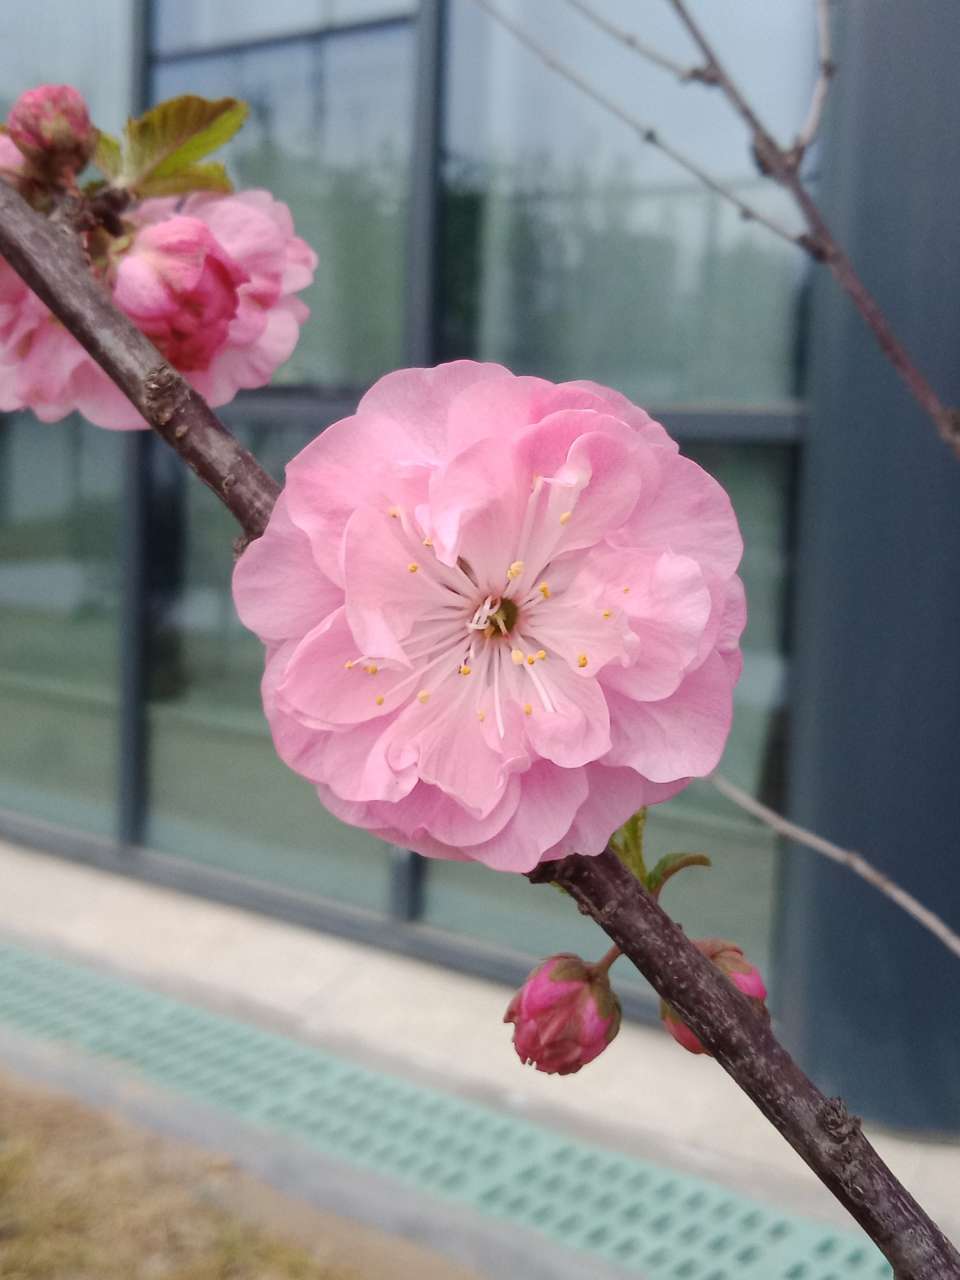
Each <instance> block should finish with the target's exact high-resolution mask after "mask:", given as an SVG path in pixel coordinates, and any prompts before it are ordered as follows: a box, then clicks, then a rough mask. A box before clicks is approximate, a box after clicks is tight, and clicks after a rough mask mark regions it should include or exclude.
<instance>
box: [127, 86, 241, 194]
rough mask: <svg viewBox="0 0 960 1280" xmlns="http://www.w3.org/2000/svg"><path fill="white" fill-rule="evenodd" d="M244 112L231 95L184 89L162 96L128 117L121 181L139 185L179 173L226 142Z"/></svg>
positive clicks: (138, 186)
mask: <svg viewBox="0 0 960 1280" xmlns="http://www.w3.org/2000/svg"><path fill="white" fill-rule="evenodd" d="M246 118H247V104H246V103H245V102H240V101H238V100H237V99H236V98H219V99H218V100H217V101H215V102H213V101H210V100H209V99H208V98H200V97H197V96H196V95H195V94H184V96H183V97H180V98H171V99H170V100H169V101H167V102H161V103H160V104H159V106H156V107H153V108H151V110H150V111H147V112H146V113H145V114H144V115H142V116H140V118H139V119H137V120H128V121H127V127H126V130H125V137H126V155H125V157H124V165H123V175H122V176H123V179H124V181H125V182H126V184H127V186H131V187H137V188H138V190H139V189H140V188H141V187H142V185H143V183H144V182H146V181H147V179H150V178H171V177H173V176H174V175H176V174H179V173H182V172H183V170H184V169H189V168H191V167H192V166H194V165H195V164H196V161H198V160H201V159H202V158H203V157H204V156H206V155H209V154H210V152H211V151H216V149H217V148H218V147H222V146H223V145H224V143H225V142H229V141H230V139H231V138H232V137H233V135H234V134H235V133H236V132H237V130H238V129H239V128H240V127H241V125H242V124H243V122H244V121H245V120H246Z"/></svg>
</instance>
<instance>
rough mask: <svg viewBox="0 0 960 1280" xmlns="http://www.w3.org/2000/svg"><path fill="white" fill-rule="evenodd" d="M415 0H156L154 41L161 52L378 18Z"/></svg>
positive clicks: (405, 9)
mask: <svg viewBox="0 0 960 1280" xmlns="http://www.w3.org/2000/svg"><path fill="white" fill-rule="evenodd" d="M416 7H417V2H416V0H272V3H270V4H269V5H265V4H263V3H262V0H231V3H230V10H229V20H227V18H226V10H225V7H224V4H223V0H156V3H155V4H154V36H153V38H154V46H155V48H156V49H157V50H158V51H159V52H160V53H170V52H175V51H177V50H182V49H200V48H210V47H211V46H216V45H222V44H227V43H232V42H234V41H244V40H250V41H253V40H269V39H276V38H277V37H280V36H286V35H290V34H300V33H303V32H305V31H316V30H319V29H320V28H323V27H337V26H348V25H350V24H351V23H355V22H378V21H382V20H385V19H390V18H395V17H398V16H401V15H403V14H409V13H413V12H414V11H415V10H416Z"/></svg>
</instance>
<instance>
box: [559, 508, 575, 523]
mask: <svg viewBox="0 0 960 1280" xmlns="http://www.w3.org/2000/svg"><path fill="white" fill-rule="evenodd" d="M572 515H573V512H572V511H564V513H563V514H562V515H561V517H560V523H561V524H569V523H570V517H571V516H572Z"/></svg>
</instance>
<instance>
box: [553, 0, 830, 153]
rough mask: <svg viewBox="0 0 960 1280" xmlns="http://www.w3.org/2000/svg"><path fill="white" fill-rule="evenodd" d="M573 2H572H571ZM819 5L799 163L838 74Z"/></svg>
mask: <svg viewBox="0 0 960 1280" xmlns="http://www.w3.org/2000/svg"><path fill="white" fill-rule="evenodd" d="M571 2H572V0H571ZM816 5H817V49H818V56H817V64H818V65H817V83H816V84H815V85H814V86H813V97H812V98H811V100H810V110H809V112H808V113H807V119H806V121H805V123H804V126H803V128H802V129H801V130H800V132H799V133H798V134H797V136H796V139H795V141H794V144H793V150H794V152H795V153H796V154H797V163H798V164H799V163H800V160H801V159H802V158H803V156H804V154H805V152H806V150H807V148H808V147H809V146H810V145H811V143H812V142H813V140H814V138H815V137H816V136H817V133H818V131H819V129H820V121H821V120H822V119H823V108H824V106H825V105H826V101H827V95H828V94H829V92H830V82H831V80H832V79H833V77H834V76H835V75H836V72H837V64H836V63H835V62H834V60H833V39H832V34H831V31H830V0H816Z"/></svg>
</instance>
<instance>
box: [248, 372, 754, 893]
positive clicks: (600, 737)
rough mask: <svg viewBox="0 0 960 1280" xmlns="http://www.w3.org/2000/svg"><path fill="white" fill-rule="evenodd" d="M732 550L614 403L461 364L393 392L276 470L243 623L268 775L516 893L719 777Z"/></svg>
mask: <svg viewBox="0 0 960 1280" xmlns="http://www.w3.org/2000/svg"><path fill="white" fill-rule="evenodd" d="M741 550H742V544H741V540H740V533H739V530H738V528H737V522H736V519H735V517H734V514H733V511H732V509H731V507H730V502H729V500H728V498H727V496H726V494H725V493H724V492H723V490H722V489H721V488H720V486H719V485H718V484H716V482H715V481H713V480H712V479H711V478H710V477H709V476H708V475H706V474H705V473H704V472H703V471H702V470H701V469H700V468H699V467H698V466H696V464H695V463H693V462H690V461H689V460H688V459H686V458H683V457H681V456H680V455H679V454H678V453H677V447H676V445H675V444H674V443H673V441H672V440H670V438H669V437H668V436H667V434H666V432H665V431H664V430H663V428H662V427H661V426H659V424H657V423H656V422H654V421H652V419H650V418H649V417H648V415H647V414H646V413H644V412H643V410H642V409H638V408H636V406H634V405H632V404H631V403H630V402H629V401H628V400H626V399H624V397H623V396H620V395H618V394H617V393H616V392H614V391H610V390H608V389H606V388H604V387H599V386H596V385H594V384H592V383H585V382H584V383H565V384H561V385H560V386H555V385H553V384H552V383H549V382H545V381H543V380H542V379H539V378H517V377H514V376H513V375H512V374H511V373H510V372H509V371H508V370H506V369H504V368H502V367H501V366H499V365H491V364H475V363H473V362H471V361H459V362H457V363H454V364H449V365H441V366H440V367H438V368H436V369H408V370H403V371H400V372H398V373H393V374H389V375H387V376H386V377H385V378H382V379H381V380H380V381H379V382H378V383H377V384H376V386H374V387H373V389H372V390H371V391H369V392H368V393H367V395H366V396H364V398H363V400H362V401H361V402H360V406H359V408H358V410H357V413H356V415H355V416H353V417H351V418H346V419H344V420H343V421H341V422H339V423H336V424H335V425H334V426H332V427H330V428H329V429H328V430H327V431H325V432H324V433H323V434H322V435H321V436H320V437H318V438H317V439H316V440H315V441H313V443H312V444H310V445H308V446H307V447H306V449H304V450H303V451H302V452H301V453H300V454H299V455H298V456H297V457H296V458H295V459H294V460H293V461H292V462H291V463H290V465H289V467H288V468H287V483H286V488H285V490H284V493H283V494H282V496H281V498H280V501H279V502H278V503H277V506H276V508H275V510H274V513H273V516H272V517H271V520H270V524H269V526H268V528H267V531H266V533H265V534H264V536H263V537H262V538H260V539H259V540H258V541H257V542H255V543H254V544H253V545H252V546H251V547H249V548H248V550H247V551H246V552H245V553H244V555H243V556H242V557H241V559H240V561H239V563H238V565H237V569H236V572H235V576H234V597H235V600H236V604H237V608H238V610H239V613H240V616H241V618H242V620H243V621H244V623H245V624H246V625H247V626H248V627H250V628H251V630H253V631H255V632H256V633H257V634H258V635H259V636H260V637H261V639H262V640H263V641H264V643H265V644H266V646H267V663H266V671H265V674H264V681H263V700H264V708H265V710H266V714H267V717H268V719H269V721H270V726H271V729H272V731H273V737H274V742H275V744H276V747H277V750H278V752H279V754H280V756H281V757H282V758H283V759H284V760H285V761H286V763H287V764H288V765H290V766H291V767H292V768H294V769H296V770H297V772H299V773H301V774H303V775H304V776H305V777H307V778H309V779H310V780H311V781H312V782H313V783H314V784H315V785H316V787H317V790H318V792H319V794H320V797H321V799H322V800H323V801H324V803H325V804H326V805H327V806H328V807H329V808H330V809H331V810H332V811H333V812H334V813H335V814H336V815H337V816H338V817H340V818H342V819H343V820H344V821H346V822H349V823H352V824H354V825H356V826H361V827H366V828H367V829H369V830H371V831H373V832H374V833H375V834H377V835H378V836H380V837H381V838H382V839H384V840H388V841H391V842H393V843H396V844H400V845H403V846H405V847H407V848H412V849H416V850H418V851H419V852H420V853H423V854H427V855H429V856H434V857H443V858H460V859H472V860H477V861H480V862H484V863H486V864H487V865H489V866H491V867H496V868H499V869H502V870H510V871H521V872H522V871H528V870H530V869H531V868H532V867H534V866H535V865H536V864H537V863H538V862H540V861H542V860H547V859H553V858H559V857H562V856H564V855H565V854H567V853H570V852H572V851H574V850H576V851H579V852H581V853H586V854H596V853H599V852H600V851H601V850H602V849H603V848H604V847H605V845H606V843H607V840H608V839H609V837H610V835H611V833H612V832H613V831H614V830H616V828H617V827H618V826H620V825H621V824H622V823H623V822H624V821H625V820H626V818H628V817H629V816H630V815H631V814H632V813H634V812H635V811H636V810H637V809H638V808H639V807H640V806H641V805H646V804H651V803H656V802H657V801H660V800H665V799H667V798H668V797H670V796H672V795H674V794H675V793H676V792H677V791H679V790H681V789H682V788H683V787H684V786H685V785H686V784H687V782H688V781H689V780H690V778H692V777H696V776H700V775H703V774H707V773H709V772H710V771H711V770H712V769H713V768H714V767H715V766H716V764H717V762H718V760H719V758H720V754H721V752H722V750H723V745H724V742H725V740H726V736H727V732H728V730H729V727H730V719H731V693H732V689H733V685H734V683H735V681H736V679H737V676H738V675H739V671H740V654H739V650H738V641H739V636H740V632H741V631H742V629H743V625H744V620H745V608H744V600H743V590H742V587H741V584H740V581H739V579H738V578H737V577H736V568H737V564H738V562H739V559H740V554H741Z"/></svg>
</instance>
